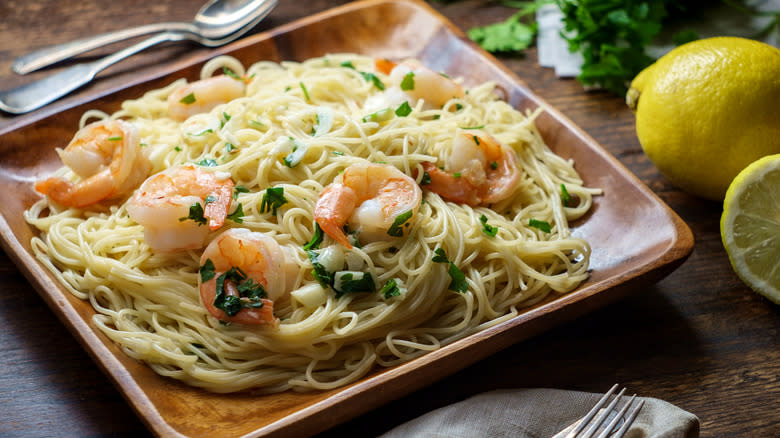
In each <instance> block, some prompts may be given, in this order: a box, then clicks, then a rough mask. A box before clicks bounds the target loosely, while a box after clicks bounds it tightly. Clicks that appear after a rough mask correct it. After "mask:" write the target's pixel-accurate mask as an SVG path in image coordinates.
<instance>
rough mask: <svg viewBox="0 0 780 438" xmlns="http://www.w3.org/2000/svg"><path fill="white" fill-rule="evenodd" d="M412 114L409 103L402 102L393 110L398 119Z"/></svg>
mask: <svg viewBox="0 0 780 438" xmlns="http://www.w3.org/2000/svg"><path fill="white" fill-rule="evenodd" d="M411 113H412V107H411V106H409V102H404V103H402V104H401V105H399V106H398V108H396V109H395V115H397V116H398V117H406V116H408V115H409V114H411Z"/></svg>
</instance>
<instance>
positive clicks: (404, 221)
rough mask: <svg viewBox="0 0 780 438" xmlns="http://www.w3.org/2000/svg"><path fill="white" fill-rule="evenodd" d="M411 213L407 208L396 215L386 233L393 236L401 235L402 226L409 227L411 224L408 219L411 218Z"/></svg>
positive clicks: (402, 232) (402, 233)
mask: <svg viewBox="0 0 780 438" xmlns="http://www.w3.org/2000/svg"><path fill="white" fill-rule="evenodd" d="M413 214H414V212H413V211H412V210H409V211H407V212H404V213H401V214H399V215H398V216H396V217H395V220H394V221H393V225H390V228H389V229H388V230H387V234H388V235H390V236H393V237H401V236H403V235H404V227H409V226H410V225H411V223H409V219H411V218H412V215H413Z"/></svg>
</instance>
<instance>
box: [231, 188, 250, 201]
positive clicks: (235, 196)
mask: <svg viewBox="0 0 780 438" xmlns="http://www.w3.org/2000/svg"><path fill="white" fill-rule="evenodd" d="M239 193H249V189H248V188H246V187H244V186H235V187H233V199H238V194H239Z"/></svg>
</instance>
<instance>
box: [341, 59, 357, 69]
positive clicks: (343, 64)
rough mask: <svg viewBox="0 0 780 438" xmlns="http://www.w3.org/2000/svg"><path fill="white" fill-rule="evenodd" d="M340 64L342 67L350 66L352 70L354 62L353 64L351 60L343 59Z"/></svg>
mask: <svg viewBox="0 0 780 438" xmlns="http://www.w3.org/2000/svg"><path fill="white" fill-rule="evenodd" d="M340 65H341V66H342V67H345V68H351V69H352V70H355V64H353V63H352V61H344V62H342V63H341V64H340Z"/></svg>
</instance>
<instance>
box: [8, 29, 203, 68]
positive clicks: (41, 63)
mask: <svg viewBox="0 0 780 438" xmlns="http://www.w3.org/2000/svg"><path fill="white" fill-rule="evenodd" d="M195 30H196V29H195V28H194V26H193V25H192V24H190V23H157V24H146V25H143V26H138V27H133V28H130V29H123V30H118V31H114V32H108V33H104V34H100V35H96V36H91V37H87V38H82V39H79V40H75V41H71V42H67V43H63V44H55V45H53V46H48V47H44V48H42V49H39V50H36V51H33V52H30V53H28V54H26V55H23V56H20V57H19V58H16V59H15V60H14V62H13V64H12V65H11V70H13V71H14V72H15V73H18V74H20V75H23V74H27V73H30V72H33V71H35V70H38V69H41V68H43V67H46V66H48V65H52V64H54V63H56V62H59V61H64V60H66V59H68V58H72V57H73V56H76V55H80V54H82V53H85V52H88V51H90V50H93V49H97V48H98V47H103V46H107V45H109V44H113V43H116V42H119V41H124V40H126V39H130V38H135V37H138V36H141V35H148V34H152V33H158V32H164V31H173V32H194V31H195Z"/></svg>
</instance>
